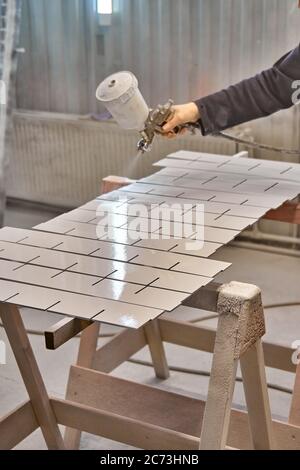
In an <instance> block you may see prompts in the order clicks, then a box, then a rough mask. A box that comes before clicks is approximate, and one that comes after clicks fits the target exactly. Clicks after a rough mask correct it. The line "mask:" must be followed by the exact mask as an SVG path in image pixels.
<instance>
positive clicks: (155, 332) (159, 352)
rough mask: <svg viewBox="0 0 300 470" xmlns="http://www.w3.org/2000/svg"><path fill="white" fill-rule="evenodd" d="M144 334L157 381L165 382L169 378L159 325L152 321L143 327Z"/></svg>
mask: <svg viewBox="0 0 300 470" xmlns="http://www.w3.org/2000/svg"><path fill="white" fill-rule="evenodd" d="M144 332H145V336H146V339H147V343H148V346H149V349H150V354H151V358H152V362H153V367H154V370H155V373H156V377H157V378H158V379H163V380H166V379H168V378H169V377H170V371H169V366H168V363H167V358H166V353H165V349H164V345H163V342H162V339H161V334H160V329H159V323H158V321H157V320H153V321H151V322H149V323H147V325H145V326H144Z"/></svg>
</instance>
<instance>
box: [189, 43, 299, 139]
mask: <svg viewBox="0 0 300 470" xmlns="http://www.w3.org/2000/svg"><path fill="white" fill-rule="evenodd" d="M296 80H300V44H299V46H298V47H296V49H294V50H292V51H291V52H289V53H288V54H286V55H285V56H283V57H282V58H281V59H280V60H279V61H278V62H276V64H275V65H274V66H273V67H272V68H270V69H269V70H265V71H263V72H261V73H260V74H258V75H256V76H255V77H252V78H249V79H247V80H243V81H242V82H240V83H238V84H236V85H233V86H230V87H229V88H227V89H226V90H222V91H219V92H218V93H214V94H212V95H209V96H206V97H204V98H201V99H199V100H197V101H195V103H196V104H197V106H198V108H199V111H200V115H201V120H200V127H201V130H202V134H203V135H207V134H213V133H217V132H218V131H221V130H223V129H227V128H229V127H233V126H236V125H238V124H242V123H243V122H248V121H251V120H253V119H257V118H261V117H264V116H269V115H270V114H273V113H276V112H277V111H279V110H281V109H286V108H290V107H291V106H293V104H295V103H294V102H293V100H292V96H293V94H294V93H295V91H296V90H295V88H293V84H294V82H295V81H296ZM298 89H299V84H298ZM298 96H299V97H300V93H298Z"/></svg>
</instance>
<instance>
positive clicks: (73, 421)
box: [52, 399, 198, 450]
mask: <svg viewBox="0 0 300 470" xmlns="http://www.w3.org/2000/svg"><path fill="white" fill-rule="evenodd" d="M52 406H53V409H54V411H55V414H56V416H57V419H58V420H59V422H60V423H61V424H64V425H65V426H69V427H71V426H73V427H75V426H78V427H79V428H80V429H81V430H82V431H85V432H88V433H90V434H95V435H97V436H101V437H104V438H106V439H111V440H113V441H117V442H122V443H124V444H127V445H130V446H134V447H137V448H140V449H148V450H165V449H166V450H185V449H197V446H198V439H197V438H195V437H194V438H193V437H188V436H185V435H184V434H181V433H178V432H176V431H172V430H168V429H163V428H160V427H158V426H155V425H153V424H149V423H145V422H144V421H143V420H141V421H138V420H135V419H132V418H127V417H123V416H120V415H117V414H114V413H111V412H105V411H102V410H101V411H100V410H95V409H93V408H91V407H88V406H86V405H81V404H75V403H72V402H64V401H62V400H57V399H55V400H52Z"/></svg>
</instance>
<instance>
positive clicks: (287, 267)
mask: <svg viewBox="0 0 300 470" xmlns="http://www.w3.org/2000/svg"><path fill="white" fill-rule="evenodd" d="M53 216H54V215H53V213H45V212H42V213H41V212H38V211H37V210H30V209H27V210H24V209H18V208H9V209H8V211H7V214H6V220H5V224H6V225H10V226H19V227H31V226H33V225H34V224H37V223H39V222H43V221H45V220H48V219H49V218H52V217H53ZM214 258H215V259H219V260H224V261H230V262H232V263H233V265H232V267H231V268H230V269H228V270H227V271H226V273H223V274H222V275H221V276H219V277H218V278H217V281H219V282H224V281H230V280H238V281H244V282H249V283H254V284H257V285H258V286H260V287H261V289H262V291H263V299H264V304H265V305H266V306H268V305H270V304H276V303H284V302H295V303H300V289H299V272H300V258H293V257H289V256H282V255H275V254H267V253H262V252H259V251H253V250H246V249H239V248H233V247H226V248H224V249H222V250H220V251H219V252H218V253H217V254H216V255H215V256H214ZM168 315H170V316H171V317H177V318H180V319H186V320H188V319H195V318H201V316H205V315H207V313H205V312H200V313H199V311H195V310H193V309H190V308H186V307H180V308H178V309H177V310H176V311H175V312H173V313H172V314H168ZM299 315H300V306H292V307H288V308H272V309H266V323H267V335H266V339H267V340H272V341H273V342H277V343H279V344H286V345H289V346H291V344H292V343H293V341H295V340H298V339H299V340H300V322H299ZM23 318H24V321H25V324H26V327H27V328H30V329H34V330H38V331H41V332H42V331H44V329H45V328H46V327H48V326H50V325H52V324H53V323H55V322H56V321H57V320H59V319H60V318H61V317H59V316H58V315H54V314H45V313H43V314H42V315H41V313H40V312H37V311H32V310H29V309H23ZM203 324H205V325H209V326H215V325H216V321H215V320H208V321H204V322H203ZM116 331H118V330H117V329H116V328H112V327H109V326H106V327H103V329H102V332H104V333H115V332H116ZM0 339H2V340H4V341H6V342H7V338H6V336H5V333H4V331H3V329H0ZM30 339H31V342H32V346H33V349H34V351H35V352H36V353H37V359H38V363H39V366H40V368H41V371H42V373H43V376H44V380H45V383H46V386H47V388H48V390H49V393H50V394H51V395H55V396H57V397H63V396H64V391H65V387H66V379H67V374H68V368H69V365H70V364H71V363H74V361H75V358H76V351H77V347H78V339H73V340H72V341H69V342H68V343H67V344H66V345H64V346H63V347H62V348H60V349H59V350H57V351H55V352H49V351H46V349H45V347H44V339H43V336H40V335H31V336H30ZM104 341H107V339H100V342H99V344H103V343H104ZM166 352H167V358H168V361H169V364H170V365H176V366H181V367H188V368H192V369H196V370H202V371H206V372H208V371H209V370H210V365H211V355H209V354H206V353H201V352H197V351H193V350H190V349H187V348H179V347H176V346H173V345H167V346H166ZM135 358H137V359H142V360H146V361H150V357H149V353H148V350H147V349H145V350H143V351H141V352H140V353H138V354H137V355H136V356H135ZM114 374H115V375H117V376H119V377H123V378H127V379H129V380H134V381H138V382H141V383H145V384H150V385H154V386H157V387H160V388H162V389H167V390H172V391H175V392H178V393H182V394H187V395H190V396H195V397H203V396H205V395H206V393H207V388H208V378H207V377H205V376H201V375H191V374H182V373H178V372H173V373H172V374H171V377H170V379H169V380H167V381H165V382H163V381H159V380H157V379H156V378H155V377H154V374H153V370H152V368H151V367H145V366H141V365H136V364H132V363H126V364H124V365H122V366H121V367H119V368H118V369H117V370H116V371H115V372H114ZM267 377H268V381H269V382H270V383H272V384H278V385H280V386H284V387H287V388H289V389H292V387H293V383H294V375H293V374H290V373H284V372H279V371H276V370H273V369H268V370H267ZM0 383H1V388H0V415H3V414H5V413H6V412H8V411H10V410H11V409H12V408H14V407H15V406H16V405H17V404H19V403H21V402H22V401H23V400H25V399H26V398H27V395H26V391H25V389H24V386H23V384H22V381H21V378H20V375H19V372H18V369H17V366H16V363H15V360H14V358H13V355H12V352H11V349H10V347H9V346H8V347H7V364H6V365H3V366H0ZM270 400H271V408H272V413H273V415H274V416H275V417H281V419H284V420H286V419H287V417H288V413H289V407H290V401H291V395H290V394H288V393H283V392H279V391H276V390H274V389H271V388H270ZM234 403H235V405H237V406H239V407H244V406H245V401H244V395H243V390H242V386H241V384H240V383H237V385H236V388H235V394H234ZM45 448H46V447H45V444H44V441H43V438H42V435H41V433H40V431H37V432H35V433H34V434H32V435H31V436H30V437H28V438H27V439H26V440H25V441H24V442H23V443H22V444H20V445H19V446H18V449H45ZM81 448H82V449H87V450H88V449H99V450H100V449H103V450H112V449H120V450H121V449H129V447H128V446H124V445H122V444H119V443H116V442H111V441H107V440H105V439H100V438H98V437H95V436H90V435H88V434H83V438H82V441H81Z"/></svg>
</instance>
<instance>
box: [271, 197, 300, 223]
mask: <svg viewBox="0 0 300 470" xmlns="http://www.w3.org/2000/svg"><path fill="white" fill-rule="evenodd" d="M264 219H266V220H275V221H277V222H287V223H289V224H297V225H300V204H298V203H294V202H286V203H285V204H283V205H282V206H281V207H279V209H275V210H271V211H269V212H268V213H267V214H266V215H265V216H264Z"/></svg>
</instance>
